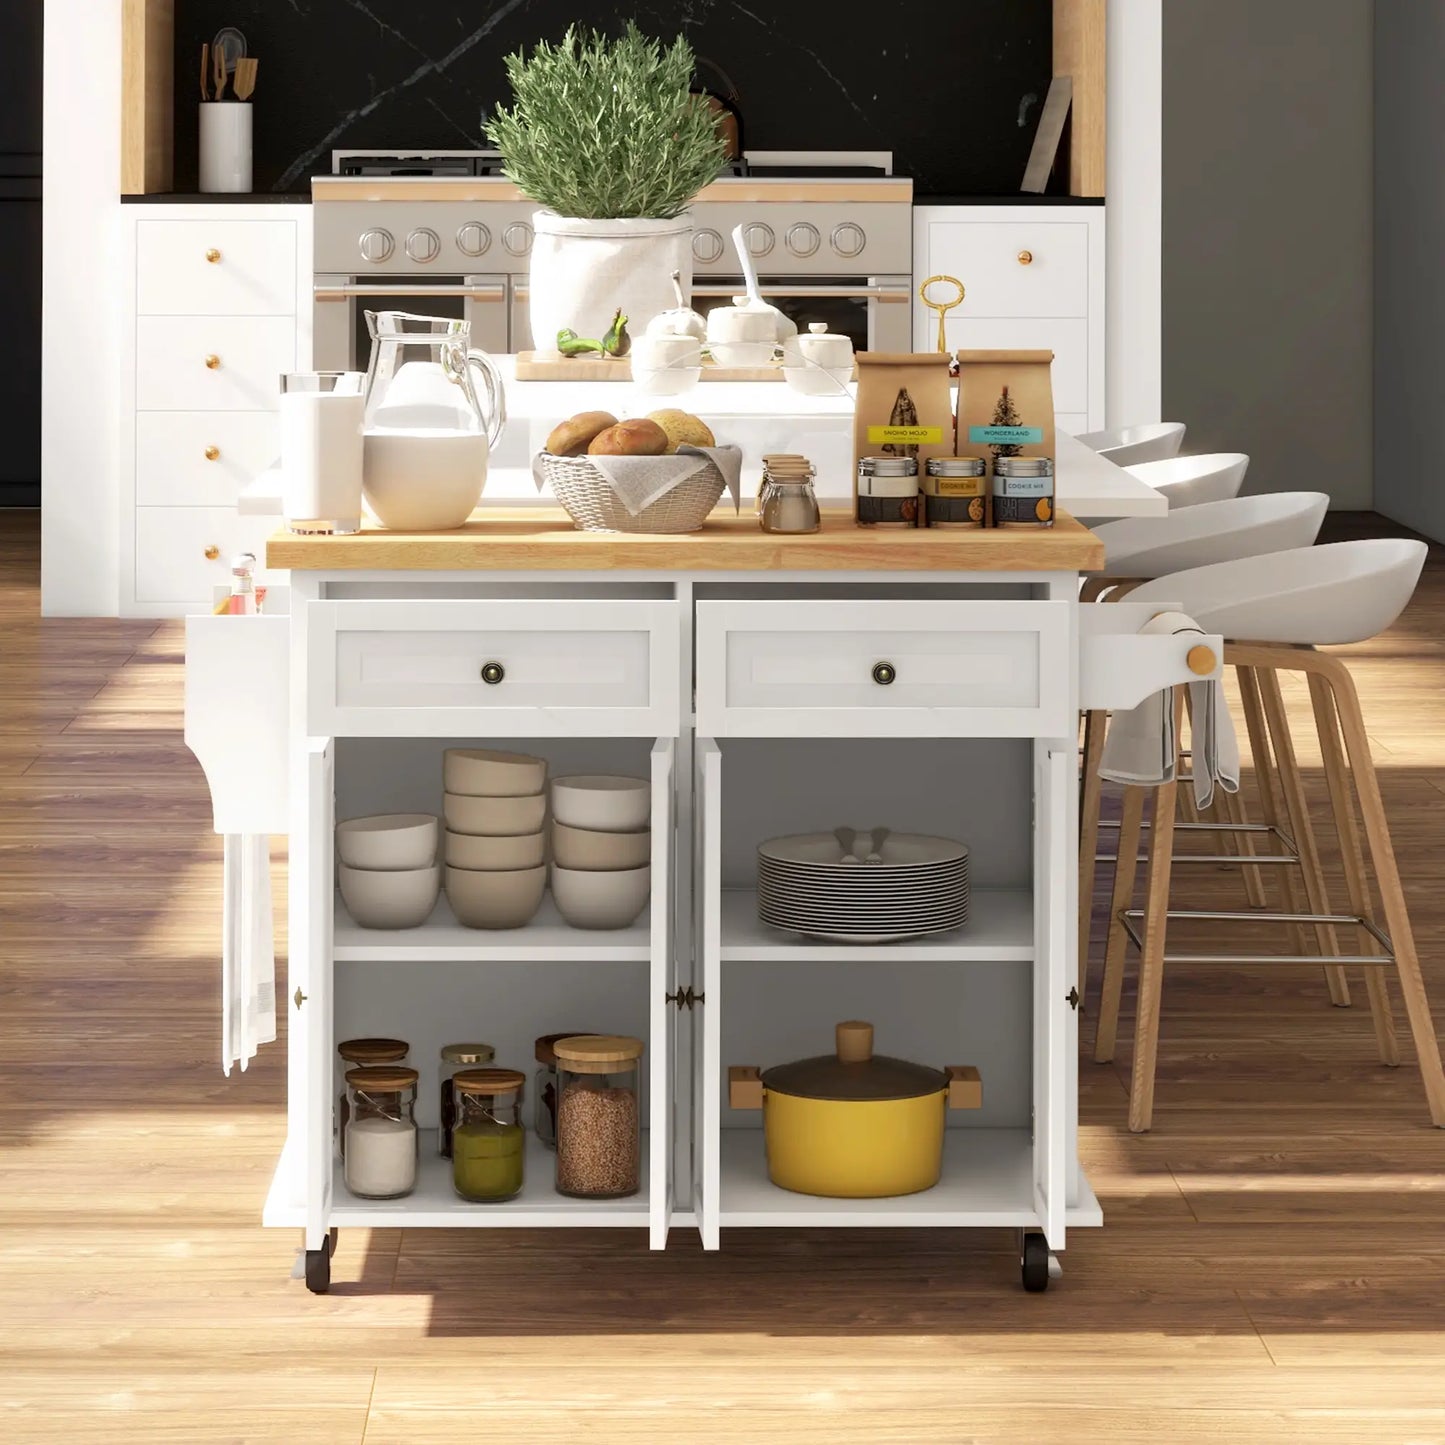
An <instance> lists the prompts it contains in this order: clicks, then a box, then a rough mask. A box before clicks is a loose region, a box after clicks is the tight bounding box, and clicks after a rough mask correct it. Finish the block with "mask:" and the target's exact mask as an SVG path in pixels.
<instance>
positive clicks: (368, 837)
mask: <svg viewBox="0 0 1445 1445" xmlns="http://www.w3.org/2000/svg"><path fill="white" fill-rule="evenodd" d="M336 856H337V857H338V858H340V859H341V861H342V862H343V863H345V864H346V866H347V867H348V868H368V869H405V868H413V869H414V868H429V867H430V866H431V865H432V864H433V863H435V862H436V856H437V820H436V818H435V817H434V816H433V815H432V814H431V813H381V814H378V815H377V816H375V817H372V818H348V819H347V820H346V821H345V822H344V823H338V824H337V825H336Z"/></svg>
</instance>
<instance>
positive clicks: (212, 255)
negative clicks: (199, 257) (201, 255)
mask: <svg viewBox="0 0 1445 1445" xmlns="http://www.w3.org/2000/svg"><path fill="white" fill-rule="evenodd" d="M206 260H208V261H209V262H210V263H211V265H213V266H217V265H219V264H220V261H221V253H220V252H219V251H218V250H216V248H215V247H214V246H212V247H211V249H210V250H209V251H207V252H206Z"/></svg>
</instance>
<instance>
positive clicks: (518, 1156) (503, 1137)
mask: <svg viewBox="0 0 1445 1445" xmlns="http://www.w3.org/2000/svg"><path fill="white" fill-rule="evenodd" d="M526 1082H527V1076H526V1075H525V1074H523V1073H521V1072H520V1071H519V1070H517V1069H462V1070H460V1071H459V1072H458V1073H456V1074H453V1075H452V1080H451V1086H452V1093H453V1096H454V1103H453V1108H454V1111H455V1119H456V1122H455V1124H454V1125H453V1127H452V1187H453V1188H454V1189H455V1190H456V1191H457V1193H458V1194H459V1195H460V1196H461V1197H462V1198H463V1199H466V1200H469V1201H470V1202H471V1203H473V1204H497V1203H499V1202H500V1201H501V1200H503V1199H515V1198H516V1197H517V1195H519V1194H520V1193H521V1192H522V1182H523V1177H524V1174H525V1169H526V1163H525V1156H526V1145H527V1140H526V1133H525V1131H524V1130H523V1128H522V1086H523V1085H524V1084H525V1083H526Z"/></svg>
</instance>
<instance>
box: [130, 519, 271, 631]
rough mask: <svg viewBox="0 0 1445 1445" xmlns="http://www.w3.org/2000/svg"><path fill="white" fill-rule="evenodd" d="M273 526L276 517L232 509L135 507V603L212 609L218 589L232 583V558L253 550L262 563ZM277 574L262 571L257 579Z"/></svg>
mask: <svg viewBox="0 0 1445 1445" xmlns="http://www.w3.org/2000/svg"><path fill="white" fill-rule="evenodd" d="M275 530H276V518H275V517H238V516H237V515H236V513H235V511H234V509H233V508H231V507H137V508H136V509H135V599H136V601H137V602H138V603H155V604H168V605H173V606H174V605H180V604H184V605H186V606H189V607H191V608H194V609H195V610H198V611H199V610H209V608H210V605H211V599H212V596H213V594H214V592H215V589H216V588H218V587H227V586H229V585H230V580H231V558H232V557H234V556H235V555H236V553H237V552H254V553H255V554H256V557H257V560H258V562H261V563H264V562H265V559H266V538H267V537H269V536H270V535H271V533H272V532H274V531H275ZM274 575H277V574H268V573H266V572H265V571H264V570H258V571H257V574H256V580H257V581H258V582H267V581H268V579H269V577H271V576H274ZM279 575H280V576H281V577H282V579H283V580H284V577H285V574H284V573H281V574H279Z"/></svg>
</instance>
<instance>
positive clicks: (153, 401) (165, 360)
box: [135, 316, 296, 412]
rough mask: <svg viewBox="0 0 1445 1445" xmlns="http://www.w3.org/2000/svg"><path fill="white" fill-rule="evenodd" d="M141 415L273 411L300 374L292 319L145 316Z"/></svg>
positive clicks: (139, 364) (139, 340) (139, 350)
mask: <svg viewBox="0 0 1445 1445" xmlns="http://www.w3.org/2000/svg"><path fill="white" fill-rule="evenodd" d="M135 353H136V375H135V390H136V409H137V411H210V412H218V411H273V410H275V409H276V407H277V405H278V402H279V387H278V380H277V378H278V377H279V376H280V375H281V373H282V372H285V371H294V370H295V369H296V321H295V318H294V317H290V316H142V317H140V318H139V319H138V320H137V321H136V346H135Z"/></svg>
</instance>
